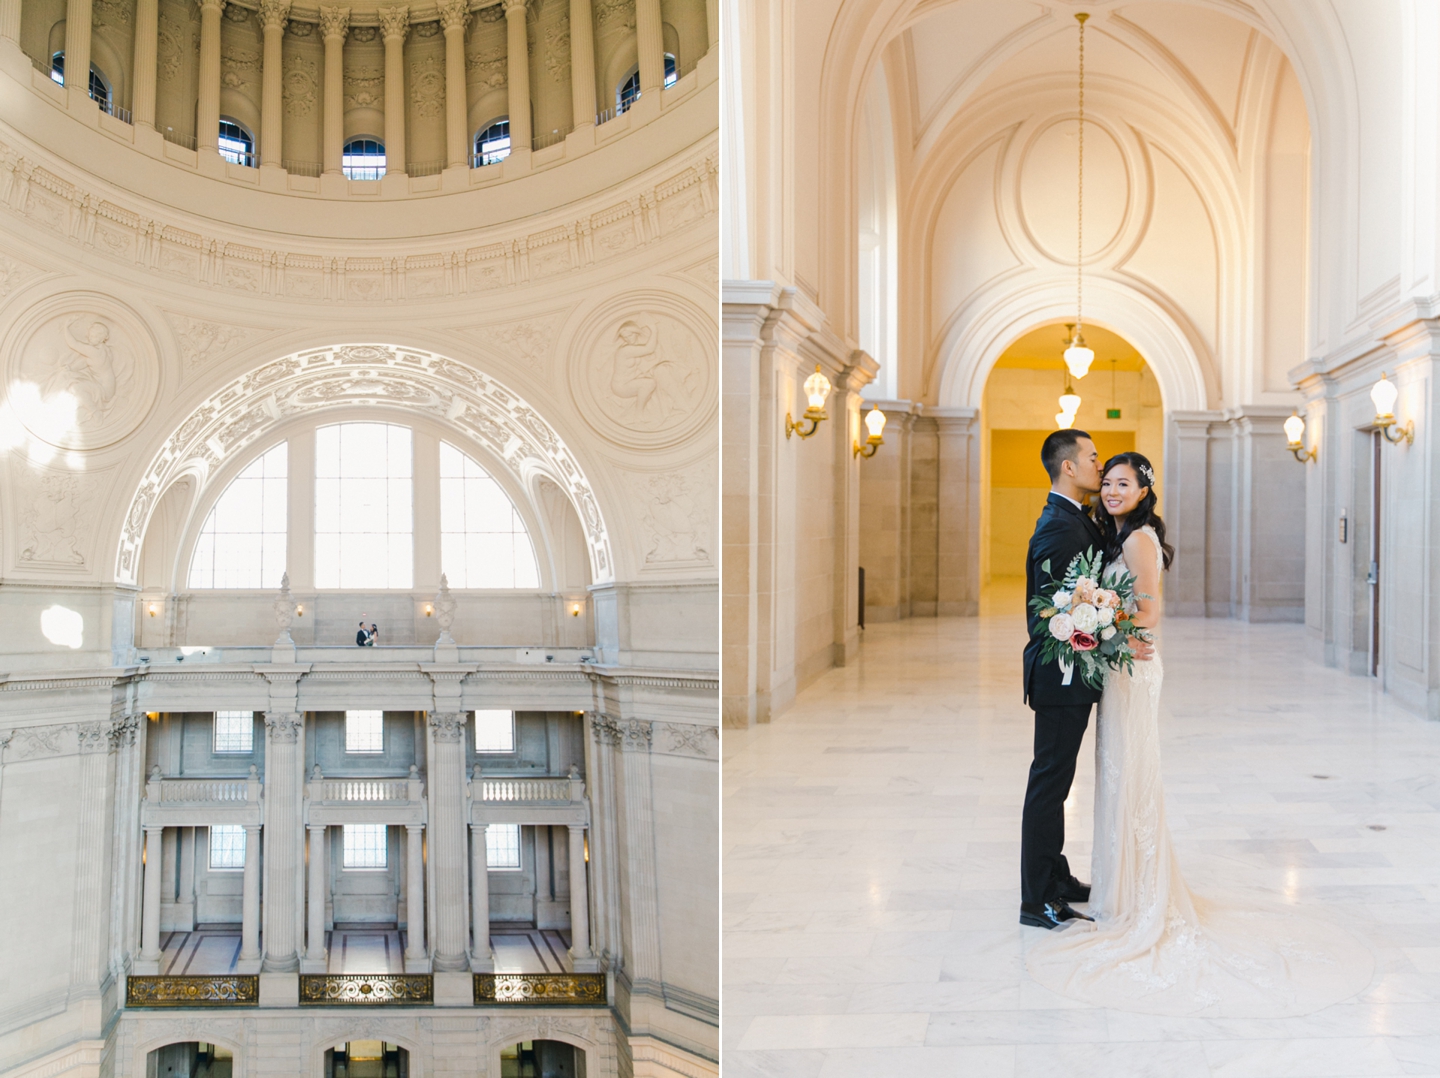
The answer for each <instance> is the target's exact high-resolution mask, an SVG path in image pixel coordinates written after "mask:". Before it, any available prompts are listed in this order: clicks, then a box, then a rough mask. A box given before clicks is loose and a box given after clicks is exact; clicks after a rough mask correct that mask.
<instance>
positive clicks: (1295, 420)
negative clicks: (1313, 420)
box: [1285, 412, 1305, 447]
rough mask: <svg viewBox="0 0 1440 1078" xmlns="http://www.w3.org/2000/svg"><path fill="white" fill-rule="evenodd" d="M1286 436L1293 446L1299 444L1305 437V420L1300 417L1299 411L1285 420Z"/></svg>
mask: <svg viewBox="0 0 1440 1078" xmlns="http://www.w3.org/2000/svg"><path fill="white" fill-rule="evenodd" d="M1285 437H1286V438H1288V439H1289V440H1290V445H1291V446H1292V447H1293V446H1297V445H1299V444H1300V441H1301V439H1302V438H1304V437H1305V420H1303V419H1301V418H1300V415H1299V413H1298V412H1297V413H1296V414H1295V415H1292V416H1291V417H1290V418H1289V419H1287V420H1285Z"/></svg>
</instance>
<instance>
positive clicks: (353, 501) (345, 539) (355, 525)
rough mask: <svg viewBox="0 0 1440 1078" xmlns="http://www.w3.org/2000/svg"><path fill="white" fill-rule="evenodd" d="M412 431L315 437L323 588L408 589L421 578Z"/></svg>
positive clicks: (335, 429)
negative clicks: (417, 572)
mask: <svg viewBox="0 0 1440 1078" xmlns="http://www.w3.org/2000/svg"><path fill="white" fill-rule="evenodd" d="M411 458H412V452H411V439H410V428H409V427H397V426H392V425H391V424H388V423H339V424H336V425H335V426H330V427H321V428H320V429H319V430H317V431H316V432H315V586H316V587H317V588H408V587H410V586H411V583H412V580H413V578H414V569H415V565H414V549H415V534H414V531H415V526H414V520H413V516H412V512H411V507H412V505H413V481H412V477H411Z"/></svg>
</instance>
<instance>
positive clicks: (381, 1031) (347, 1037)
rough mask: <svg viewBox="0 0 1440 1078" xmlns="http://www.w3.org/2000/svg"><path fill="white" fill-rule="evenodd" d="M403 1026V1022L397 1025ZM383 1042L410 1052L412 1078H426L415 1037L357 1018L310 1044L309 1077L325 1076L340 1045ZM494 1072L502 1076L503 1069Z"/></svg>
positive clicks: (422, 1053) (339, 1024)
mask: <svg viewBox="0 0 1440 1078" xmlns="http://www.w3.org/2000/svg"><path fill="white" fill-rule="evenodd" d="M396 1024H397V1025H399V1023H396ZM373 1040H382V1041H386V1042H387V1043H389V1044H398V1045H399V1046H400V1047H401V1048H403V1049H405V1051H407V1052H409V1053H410V1078H425V1061H426V1055H425V1049H424V1047H423V1046H422V1044H421V1041H420V1040H419V1038H416V1037H412V1036H411V1035H410V1033H409V1032H408V1031H406V1030H405V1029H404V1027H403V1026H402V1027H401V1028H399V1029H392V1028H390V1027H389V1026H385V1027H383V1028H378V1027H377V1025H376V1023H375V1021H374V1020H373V1019H371V1020H370V1021H369V1022H366V1021H362V1020H360V1019H355V1020H353V1021H345V1020H342V1021H339V1022H336V1023H335V1024H333V1025H325V1026H324V1028H322V1029H319V1030H317V1031H316V1033H315V1039H314V1040H312V1041H311V1042H310V1045H309V1047H308V1048H307V1049H306V1051H305V1053H304V1056H303V1058H307V1059H309V1060H310V1068H309V1070H307V1071H306V1072H305V1073H307V1074H324V1073H325V1053H326V1051H328V1050H329V1049H331V1048H334V1047H335V1046H336V1045H337V1044H346V1043H348V1042H350V1041H373ZM494 1073H496V1074H499V1073H500V1072H499V1070H496V1071H495V1072H494Z"/></svg>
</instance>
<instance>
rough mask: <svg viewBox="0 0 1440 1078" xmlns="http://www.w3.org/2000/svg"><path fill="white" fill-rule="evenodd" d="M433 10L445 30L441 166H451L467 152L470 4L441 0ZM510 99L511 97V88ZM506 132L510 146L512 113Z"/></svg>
mask: <svg viewBox="0 0 1440 1078" xmlns="http://www.w3.org/2000/svg"><path fill="white" fill-rule="evenodd" d="M437 10H438V11H439V12H440V25H441V27H443V28H444V31H445V166H446V167H447V168H455V167H457V166H462V165H467V164H468V163H469V161H470V151H471V147H470V145H469V143H470V138H469V136H470V117H469V111H470V110H469V107H468V106H469V103H468V101H467V100H466V97H467V95H466V93H465V27H466V26H468V25H469V23H470V7H469V5H468V4H467V3H466V0H441V2H440V3H439V5H437ZM521 25H522V26H523V25H524V20H523V18H522V20H521ZM510 99H511V101H514V99H515V98H514V93H513V91H512V93H511V98H510ZM510 134H511V143H510V144H511V145H512V146H513V145H514V144H515V142H514V134H515V117H514V116H511V117H510Z"/></svg>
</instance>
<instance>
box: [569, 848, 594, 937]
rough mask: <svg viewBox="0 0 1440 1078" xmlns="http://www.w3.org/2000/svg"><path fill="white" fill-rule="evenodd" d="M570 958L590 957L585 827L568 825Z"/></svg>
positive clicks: (588, 889)
mask: <svg viewBox="0 0 1440 1078" xmlns="http://www.w3.org/2000/svg"><path fill="white" fill-rule="evenodd" d="M570 957H571V958H572V959H577V958H589V957H590V887H589V882H588V881H587V880H586V878H585V827H584V825H583V824H578V823H572V824H571V825H570Z"/></svg>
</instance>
